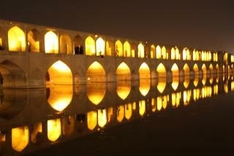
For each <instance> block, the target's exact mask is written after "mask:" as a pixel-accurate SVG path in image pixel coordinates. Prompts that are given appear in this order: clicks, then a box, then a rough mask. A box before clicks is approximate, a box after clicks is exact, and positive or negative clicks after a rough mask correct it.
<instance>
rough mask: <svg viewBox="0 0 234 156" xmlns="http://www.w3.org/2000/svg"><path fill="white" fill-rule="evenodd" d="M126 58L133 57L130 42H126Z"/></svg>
mask: <svg viewBox="0 0 234 156" xmlns="http://www.w3.org/2000/svg"><path fill="white" fill-rule="evenodd" d="M124 56H125V57H130V56H131V45H130V44H129V42H128V41H126V42H124Z"/></svg>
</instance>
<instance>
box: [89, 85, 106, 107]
mask: <svg viewBox="0 0 234 156" xmlns="http://www.w3.org/2000/svg"><path fill="white" fill-rule="evenodd" d="M105 95H106V83H92V84H89V85H88V86H87V96H88V98H89V100H90V101H91V102H92V103H93V104H95V105H98V104H100V102H102V100H103V99H104V97H105Z"/></svg>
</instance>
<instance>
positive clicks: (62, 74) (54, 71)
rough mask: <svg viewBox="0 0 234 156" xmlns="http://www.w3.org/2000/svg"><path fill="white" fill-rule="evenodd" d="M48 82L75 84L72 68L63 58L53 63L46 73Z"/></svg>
mask: <svg viewBox="0 0 234 156" xmlns="http://www.w3.org/2000/svg"><path fill="white" fill-rule="evenodd" d="M46 81H47V84H48V85H50V84H73V75H72V72H71V69H70V68H69V67H68V66H67V65H66V64H65V63H64V62H62V61H61V60H58V61H56V62H55V63H53V64H52V65H51V66H50V67H49V69H48V71H47V74H46Z"/></svg>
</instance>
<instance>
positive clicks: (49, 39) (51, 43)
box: [44, 31, 58, 54]
mask: <svg viewBox="0 0 234 156" xmlns="http://www.w3.org/2000/svg"><path fill="white" fill-rule="evenodd" d="M44 40H45V53H54V54H57V53H58V37H57V35H56V34H55V33H54V32H53V31H48V32H47V33H46V34H45V39H44Z"/></svg>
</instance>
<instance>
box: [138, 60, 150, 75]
mask: <svg viewBox="0 0 234 156" xmlns="http://www.w3.org/2000/svg"><path fill="white" fill-rule="evenodd" d="M139 77H140V79H149V78H150V68H149V66H148V64H147V63H145V62H143V63H142V64H141V66H140V68H139Z"/></svg>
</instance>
